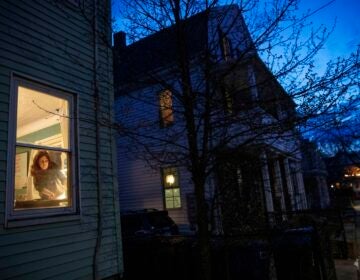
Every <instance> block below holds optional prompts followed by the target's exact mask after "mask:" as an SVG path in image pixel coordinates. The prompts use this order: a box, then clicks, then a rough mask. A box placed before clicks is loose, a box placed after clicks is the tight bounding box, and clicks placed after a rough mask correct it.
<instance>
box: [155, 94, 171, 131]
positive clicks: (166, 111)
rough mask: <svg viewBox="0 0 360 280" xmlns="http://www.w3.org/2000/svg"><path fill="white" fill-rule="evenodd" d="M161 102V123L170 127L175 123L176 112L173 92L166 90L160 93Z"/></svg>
mask: <svg viewBox="0 0 360 280" xmlns="http://www.w3.org/2000/svg"><path fill="white" fill-rule="evenodd" d="M159 103H160V125H161V127H168V126H170V125H172V124H173V123H174V114H173V113H174V112H173V103H172V94H171V91H169V90H164V91H162V92H161V93H160V94H159Z"/></svg>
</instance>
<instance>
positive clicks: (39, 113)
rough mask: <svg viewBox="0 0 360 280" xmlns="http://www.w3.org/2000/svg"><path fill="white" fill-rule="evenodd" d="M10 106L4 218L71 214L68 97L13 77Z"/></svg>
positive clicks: (71, 131)
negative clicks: (8, 171)
mask: <svg viewBox="0 0 360 280" xmlns="http://www.w3.org/2000/svg"><path fill="white" fill-rule="evenodd" d="M11 108H12V110H13V111H12V112H11V114H12V117H13V118H12V119H10V123H9V131H10V132H12V133H11V135H10V137H9V145H10V147H9V151H10V153H9V155H11V157H10V160H9V170H10V174H11V175H10V176H9V180H8V191H7V194H8V196H7V199H8V200H7V202H8V205H7V211H8V214H9V215H8V217H9V218H10V219H11V218H17V217H24V216H27V217H28V216H29V215H30V214H33V215H35V216H39V215H43V214H46V215H48V214H49V213H59V212H62V213H64V212H73V211H74V209H75V193H76V192H75V189H74V180H73V179H74V173H75V172H74V144H73V142H74V141H73V140H74V139H73V138H74V135H73V134H74V124H73V119H74V118H73V112H74V100H73V96H72V95H71V94H69V93H66V92H63V91H60V90H56V89H53V88H50V87H46V86H43V85H40V84H35V83H33V82H30V81H26V80H23V79H20V78H14V79H13V94H12V100H11ZM11 120H13V121H11Z"/></svg>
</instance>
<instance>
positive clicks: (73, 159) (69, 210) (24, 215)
mask: <svg viewBox="0 0 360 280" xmlns="http://www.w3.org/2000/svg"><path fill="white" fill-rule="evenodd" d="M10 82H11V85H10V100H9V119H8V120H9V121H8V161H7V176H6V178H7V179H6V201H5V202H6V205H5V226H7V227H11V226H10V225H9V222H15V221H16V222H21V220H26V221H27V222H26V221H25V223H24V224H32V222H30V223H29V221H28V220H29V219H37V222H36V224H38V223H42V222H44V223H47V222H51V221H52V220H49V217H51V216H59V215H62V216H63V215H68V214H77V212H78V198H79V185H78V184H77V182H78V166H79V162H78V157H77V148H76V147H77V144H78V142H77V139H78V137H77V122H76V119H77V116H76V112H77V111H78V110H77V109H78V107H77V95H76V93H74V92H72V91H70V90H68V89H64V88H62V87H59V86H56V85H53V84H49V83H45V82H43V81H40V80H36V79H33V78H31V77H28V76H23V75H18V74H14V73H12V75H11V81H10ZM20 86H23V87H26V88H29V89H31V90H35V91H39V92H41V93H43V94H48V95H51V96H55V97H58V98H61V99H65V100H67V101H68V102H69V115H70V119H69V147H68V148H57V147H51V146H44V145H36V144H29V143H21V144H20V145H19V143H18V142H17V139H16V134H17V112H18V95H19V90H18V89H19V87H20ZM10 120H12V121H10ZM16 147H26V148H32V149H42V150H47V151H59V152H66V153H67V154H68V161H69V162H68V164H69V168H68V169H69V174H70V178H69V179H68V186H69V189H71V194H70V195H69V197H68V199H69V200H70V201H71V205H70V206H67V207H57V208H55V207H54V208H39V209H36V208H29V209H21V210H16V209H15V208H14V193H15V191H14V189H15V168H14V165H15V156H16ZM39 218H42V219H39ZM46 218H48V219H46ZM21 225H22V223H20V224H19V226H21Z"/></svg>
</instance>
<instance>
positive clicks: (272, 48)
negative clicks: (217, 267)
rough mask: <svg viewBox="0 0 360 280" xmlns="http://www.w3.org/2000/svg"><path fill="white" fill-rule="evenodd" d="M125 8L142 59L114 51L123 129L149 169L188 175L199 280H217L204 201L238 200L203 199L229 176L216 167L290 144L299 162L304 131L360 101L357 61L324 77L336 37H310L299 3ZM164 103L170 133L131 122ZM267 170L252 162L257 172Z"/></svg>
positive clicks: (174, 1) (346, 61)
mask: <svg viewBox="0 0 360 280" xmlns="http://www.w3.org/2000/svg"><path fill="white" fill-rule="evenodd" d="M119 3H120V7H121V8H122V17H123V20H124V24H125V25H126V32H127V34H128V36H129V39H130V41H131V42H136V43H134V44H133V48H131V49H130V50H128V51H132V53H131V58H132V59H133V58H134V57H138V61H134V60H131V61H128V60H127V59H128V57H130V56H129V52H126V51H124V47H125V46H120V47H117V49H116V50H115V54H114V59H115V60H116V61H117V62H118V65H120V67H119V68H118V69H116V68H115V71H116V73H115V74H116V75H115V85H116V88H117V91H118V94H119V95H120V96H121V100H122V102H121V104H120V106H119V108H118V114H119V122H118V124H117V126H118V130H119V132H120V135H121V136H122V137H124V139H125V138H126V139H128V140H130V141H131V142H132V144H133V145H131V148H129V149H131V152H132V153H133V154H135V155H137V156H138V157H141V158H142V159H144V160H146V161H147V162H148V164H149V165H151V166H162V165H166V164H167V165H169V164H174V163H176V164H178V165H181V166H185V167H186V168H187V170H188V171H189V173H190V174H191V179H192V183H193V187H194V193H195V198H196V206H197V228H198V237H199V244H200V255H201V272H202V273H201V275H202V276H203V278H204V279H211V273H210V231H211V229H210V228H209V223H210V221H209V215H208V203H207V202H208V198H209V197H222V198H223V199H225V200H226V199H227V197H228V198H230V197H231V196H232V194H231V192H228V191H226V190H223V189H221V188H216V190H214V192H223V193H222V194H221V195H220V196H216V195H214V193H213V194H212V195H210V196H208V194H207V192H208V190H207V188H206V185H207V183H208V182H209V181H210V180H211V179H212V178H213V176H214V171H215V170H217V171H219V170H220V171H219V172H218V173H220V174H225V173H226V172H227V171H226V170H224V169H221V168H220V169H219V162H221V160H222V159H224V164H223V165H222V166H226V164H227V163H230V164H231V160H230V161H229V158H231V157H230V156H229V155H231V154H232V153H233V152H234V151H235V150H236V151H239V150H241V149H243V150H244V149H248V147H252V149H253V150H254V152H255V153H256V152H257V151H260V150H263V149H266V147H271V146H287V152H288V153H294V154H297V153H298V152H299V151H298V148H299V145H298V144H297V142H296V135H297V133H298V131H299V130H298V129H299V127H300V126H301V127H302V128H303V129H304V130H306V131H310V130H313V129H317V128H318V127H324V126H325V125H328V124H329V118H326V117H324V116H338V115H339V114H340V113H342V112H345V111H346V110H347V109H348V108H349V106H352V105H353V104H355V102H358V99H359V94H358V88H356V87H358V82H359V81H358V78H359V76H358V68H359V58H358V55H359V54H358V52H357V53H353V54H350V55H349V56H348V57H347V58H342V59H338V60H337V61H329V62H328V63H327V67H326V70H325V71H324V73H323V74H321V75H320V74H318V73H317V72H316V71H317V70H316V68H315V67H314V63H315V62H314V58H315V55H316V54H317V53H318V52H319V50H320V49H321V48H322V47H323V45H324V43H325V41H326V39H327V38H328V36H329V35H330V33H331V30H330V32H329V31H327V29H326V28H325V27H322V26H321V27H319V28H317V29H312V30H311V32H310V33H309V34H305V35H304V31H305V30H306V29H307V28H309V24H308V23H307V20H308V19H309V17H310V16H311V15H312V13H313V11H309V12H307V13H306V14H303V15H297V14H296V13H295V12H296V11H297V7H298V1H297V0H288V1H281V0H274V1H271V2H270V3H266V4H263V3H259V2H258V1H255V0H245V1H217V0H212V1H194V0H185V1H179V0H168V1H158V0H156V1H155V0H147V1H141V0H131V1H127V0H119ZM220 4H221V5H222V7H220V6H219V5H220ZM225 4H227V5H225ZM235 4H236V5H237V6H234V5H235ZM224 5H225V6H224ZM320 8H321V7H320ZM214 11H216V12H214ZM315 12H316V11H315ZM211 20H213V21H212V22H215V23H216V24H213V25H211V24H209V22H210V21H211ZM306 35H307V36H306ZM144 36H158V38H161V40H159V42H162V45H158V46H155V47H154V46H152V50H151V51H149V52H148V50H147V46H146V44H144V43H143V42H144V41H142V40H140V41H138V40H139V39H140V38H143V37H144ZM232 36H233V37H232ZM304 36H305V37H304ZM231 38H237V39H236V40H233V41H231ZM137 41H138V42H137ZM154 49H155V51H154ZM261 58H262V59H261ZM141 60H143V61H141ZM262 60H265V63H264V62H263V61H262ZM154 61H157V63H156V64H155V65H154V64H153V62H154ZM115 64H117V63H115ZM139 65H140V67H138V66H139ZM122 69H123V70H122ZM124 69H125V70H124ZM254 73H256V75H254ZM278 81H279V82H280V83H279V82H278ZM149 88H150V89H151V90H150V91H149V90H148V89H149ZM161 89H166V90H167V91H166V92H165V93H162V94H163V96H162V97H161V96H159V95H158V94H157V93H158V92H159V91H160V90H161ZM135 90H136V94H128V93H129V92H134V91H135ZM159 98H160V99H164V100H165V101H160V114H162V120H163V125H164V126H167V129H166V130H161V131H160V130H159V124H158V120H153V119H151V118H148V117H147V116H146V114H145V115H143V116H142V117H139V118H137V119H136V120H134V119H132V120H131V119H129V118H133V117H132V116H133V112H129V111H131V110H132V109H131V108H132V106H133V105H134V104H143V105H144V107H143V108H147V109H149V108H150V110H151V108H152V110H153V111H156V110H157V108H159ZM166 98H167V99H168V101H166ZM169 99H170V100H171V103H170V104H169V103H168V102H169ZM294 101H295V102H294ZM161 102H163V103H161ZM137 108H139V107H137ZM174 120H175V123H174V125H172V124H173V122H174ZM159 131H160V132H159ZM128 140H127V141H128ZM232 156H234V154H232ZM259 156H260V155H259ZM252 164H255V163H254V162H252ZM262 164H263V163H262V162H261V161H259V162H257V163H256V165H257V167H258V168H260V167H261V166H262ZM220 177H221V175H220ZM219 179H220V181H221V178H219ZM230 181H231V180H230ZM222 185H223V186H225V185H226V184H222ZM230 185H231V184H230ZM226 189H229V188H226ZM230 189H231V188H230ZM253 190H254V191H255V193H243V194H242V195H243V196H244V198H245V197H246V198H245V199H250V200H251V197H256V196H257V193H256V192H257V191H256V188H253ZM217 194H218V193H217ZM218 195H219V194H218ZM216 203H221V200H219V199H215V200H214V204H212V205H211V206H210V207H211V208H214V209H215V208H216V207H215V206H216ZM241 207H243V208H244V207H245V208H246V206H245V205H242V206H241ZM245 208H244V209H238V211H237V213H246V212H249V213H248V216H249V215H254V213H250V212H251V211H252V210H253V209H251V207H250V208H246V209H245ZM224 211H225V212H226V210H224ZM256 215H257V214H256ZM256 215H255V216H256ZM239 220H243V217H242V218H240V219H239Z"/></svg>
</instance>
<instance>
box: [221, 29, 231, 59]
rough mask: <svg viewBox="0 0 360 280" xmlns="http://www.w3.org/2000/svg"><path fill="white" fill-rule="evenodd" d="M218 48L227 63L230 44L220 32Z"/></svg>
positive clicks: (229, 56)
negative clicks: (219, 47)
mask: <svg viewBox="0 0 360 280" xmlns="http://www.w3.org/2000/svg"><path fill="white" fill-rule="evenodd" d="M220 46H221V52H222V56H223V58H224V60H225V61H228V60H229V59H230V58H231V42H230V40H229V38H228V37H227V36H226V35H225V34H224V33H222V32H220Z"/></svg>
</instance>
